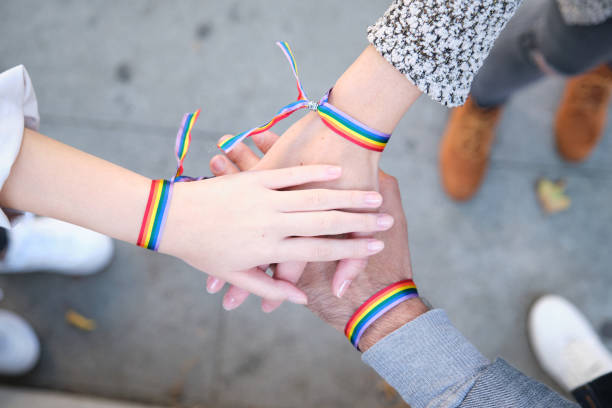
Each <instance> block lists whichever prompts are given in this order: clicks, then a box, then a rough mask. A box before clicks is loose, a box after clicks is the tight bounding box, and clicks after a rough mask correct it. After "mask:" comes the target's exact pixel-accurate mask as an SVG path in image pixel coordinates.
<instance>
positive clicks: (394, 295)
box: [344, 279, 419, 350]
mask: <svg viewBox="0 0 612 408" xmlns="http://www.w3.org/2000/svg"><path fill="white" fill-rule="evenodd" d="M418 296H419V292H418V291H417V288H416V285H415V284H414V282H413V281H412V280H411V279H406V280H403V281H400V282H397V283H394V284H393V285H390V286H387V287H386V288H384V289H382V290H380V291H378V292H376V293H375V294H374V295H373V296H372V297H370V298H369V299H368V300H366V301H365V302H364V303H363V304H362V305H361V306H360V307H359V309H357V310H356V311H355V313H354V314H353V316H352V317H351V318H350V319H349V321H348V322H347V323H346V327H345V328H344V334H345V335H346V337H347V338H348V339H349V341H350V342H351V343H352V344H353V346H355V348H356V349H357V350H359V340H360V339H361V336H363V333H365V331H366V329H367V328H368V327H369V326H370V325H371V324H372V323H374V322H375V321H376V320H377V319H378V318H380V317H381V316H382V315H384V314H385V313H387V312H388V311H389V310H391V309H393V308H394V307H395V306H397V305H399V304H400V303H402V302H404V301H406V300H408V299H411V298H414V297H418Z"/></svg>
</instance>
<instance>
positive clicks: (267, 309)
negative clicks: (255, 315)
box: [261, 302, 272, 313]
mask: <svg viewBox="0 0 612 408" xmlns="http://www.w3.org/2000/svg"><path fill="white" fill-rule="evenodd" d="M261 310H262V311H263V312H264V313H270V312H271V311H272V305H270V304H269V303H268V302H263V303H262V304H261Z"/></svg>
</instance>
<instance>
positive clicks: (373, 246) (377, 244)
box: [368, 239, 385, 253]
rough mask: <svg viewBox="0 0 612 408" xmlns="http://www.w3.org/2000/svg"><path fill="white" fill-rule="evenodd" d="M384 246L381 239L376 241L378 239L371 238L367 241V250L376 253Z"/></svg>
mask: <svg viewBox="0 0 612 408" xmlns="http://www.w3.org/2000/svg"><path fill="white" fill-rule="evenodd" d="M384 247H385V243H384V242H382V241H378V240H375V239H373V240H371V241H370V242H368V250H369V251H370V252H371V253H376V252H379V251H381V250H382V249H383V248H384Z"/></svg>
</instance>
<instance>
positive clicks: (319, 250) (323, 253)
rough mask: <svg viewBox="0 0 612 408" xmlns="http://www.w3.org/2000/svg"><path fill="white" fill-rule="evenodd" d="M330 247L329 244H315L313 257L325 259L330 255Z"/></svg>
mask: <svg viewBox="0 0 612 408" xmlns="http://www.w3.org/2000/svg"><path fill="white" fill-rule="evenodd" d="M331 254H332V249H331V247H330V246H329V245H325V244H317V245H316V246H315V247H314V256H315V259H327V258H329V257H330V256H331Z"/></svg>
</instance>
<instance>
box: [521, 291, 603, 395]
mask: <svg viewBox="0 0 612 408" xmlns="http://www.w3.org/2000/svg"><path fill="white" fill-rule="evenodd" d="M528 319H529V320H528V326H527V330H528V332H529V340H530V342H531V347H532V349H533V352H534V354H535V356H536V358H537V360H538V362H539V363H540V365H541V366H542V368H543V369H544V371H546V373H547V374H548V375H550V376H551V377H552V378H553V379H554V380H555V381H556V382H557V383H559V385H561V386H562V387H563V388H564V389H565V390H566V391H568V392H569V391H572V390H575V389H576V388H578V387H580V386H582V385H585V384H586V383H588V382H591V381H593V380H594V379H596V378H598V377H601V376H602V375H604V374H607V373H610V372H612V355H611V354H610V352H609V351H608V350H607V349H606V347H605V346H604V345H603V344H602V342H601V340H600V339H599V337H598V336H597V334H596V333H595V330H593V327H592V326H591V324H590V323H589V322H588V320H587V319H586V317H585V316H584V315H583V314H582V313H581V312H580V310H578V309H577V308H576V307H575V306H574V305H573V304H571V303H570V302H568V301H567V300H565V299H564V298H562V297H560V296H556V295H546V296H543V297H541V298H540V299H538V300H537V301H536V302H535V303H534V305H533V306H532V307H531V310H530V311H529V317H528Z"/></svg>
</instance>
